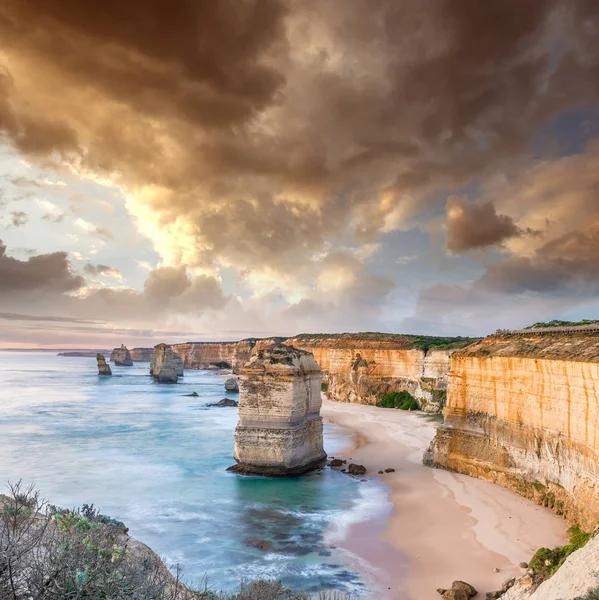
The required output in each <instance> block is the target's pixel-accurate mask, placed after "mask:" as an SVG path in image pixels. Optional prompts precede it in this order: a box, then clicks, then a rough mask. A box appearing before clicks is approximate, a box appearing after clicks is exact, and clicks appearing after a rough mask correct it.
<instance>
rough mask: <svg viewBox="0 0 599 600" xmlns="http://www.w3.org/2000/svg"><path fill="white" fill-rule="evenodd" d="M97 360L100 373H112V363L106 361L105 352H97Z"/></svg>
mask: <svg viewBox="0 0 599 600" xmlns="http://www.w3.org/2000/svg"><path fill="white" fill-rule="evenodd" d="M96 361H97V362H98V375H112V370H111V368H110V365H109V364H108V363H107V362H106V358H104V355H103V354H96Z"/></svg>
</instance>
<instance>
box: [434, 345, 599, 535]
mask: <svg viewBox="0 0 599 600" xmlns="http://www.w3.org/2000/svg"><path fill="white" fill-rule="evenodd" d="M568 348H569V349H570V353H568ZM597 350H599V337H592V336H591V337H588V336H587V337H584V339H579V338H577V337H571V336H567V335H565V336H558V337H554V338H553V339H552V338H551V337H550V336H540V335H536V336H535V335H534V334H531V335H528V336H516V337H514V336H509V335H507V336H492V337H490V338H487V339H485V340H483V341H482V342H479V343H477V344H474V345H472V346H470V347H468V348H466V349H465V350H462V351H459V352H455V353H454V354H453V355H452V357H451V370H450V377H449V393H448V404H447V408H446V409H445V424H444V425H443V426H442V427H440V428H439V429H438V430H437V434H436V437H435V439H434V441H433V443H432V444H431V447H430V448H429V450H428V451H427V453H426V455H425V463H426V464H429V465H431V466H436V467H441V468H445V469H449V470H453V471H458V472H461V473H466V474H468V475H472V476H474V477H479V478H481V479H487V480H489V481H492V482H494V483H498V484H500V485H503V486H505V487H507V488H510V489H512V490H514V491H516V492H518V493H520V494H521V495H523V496H526V497H528V498H531V499H533V500H535V501H537V502H538V503H540V504H543V505H545V506H548V507H550V508H552V509H554V510H555V511H556V512H557V513H558V514H563V515H564V516H565V517H567V518H568V520H570V521H571V522H572V523H576V524H579V525H580V526H581V528H582V529H586V530H587V531H590V530H593V529H594V527H595V525H596V524H597V522H598V520H599V352H597Z"/></svg>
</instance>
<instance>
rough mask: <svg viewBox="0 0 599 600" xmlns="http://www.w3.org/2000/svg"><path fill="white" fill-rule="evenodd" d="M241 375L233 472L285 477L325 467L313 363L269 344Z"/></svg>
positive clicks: (317, 373) (316, 371) (305, 355)
mask: <svg viewBox="0 0 599 600" xmlns="http://www.w3.org/2000/svg"><path fill="white" fill-rule="evenodd" d="M242 375H243V377H242V379H241V387H240V397H239V422H238V424H237V428H236V430H235V451H234V456H235V460H236V461H237V464H236V465H235V466H233V467H231V470H234V471H237V472H241V473H254V474H260V475H274V476H285V475H300V474H302V473H306V472H307V471H310V470H312V469H314V468H317V467H319V466H321V465H323V464H324V462H325V460H326V454H325V452H324V449H323V440H322V419H321V417H320V406H321V397H320V382H321V373H320V368H319V367H318V364H317V363H316V361H315V360H314V357H313V356H312V355H311V354H310V353H309V352H305V351H303V350H298V349H297V348H292V347H290V346H285V345H283V344H273V345H271V346H267V347H266V348H262V349H261V350H259V351H258V352H257V353H256V354H254V356H252V357H251V358H250V360H249V361H248V362H247V363H246V364H245V366H244V368H243V370H242Z"/></svg>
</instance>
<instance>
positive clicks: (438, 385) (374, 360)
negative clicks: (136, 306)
mask: <svg viewBox="0 0 599 600" xmlns="http://www.w3.org/2000/svg"><path fill="white" fill-rule="evenodd" d="M280 341H283V342H284V343H285V344H288V345H291V346H293V347H295V348H300V349H302V350H305V351H307V352H311V353H312V354H313V355H314V358H315V360H316V362H317V363H318V364H319V366H320V368H321V370H322V373H323V379H324V381H325V383H326V384H327V386H328V390H327V393H328V395H329V396H330V397H331V398H333V399H334V400H338V401H341V402H358V403H364V404H374V403H376V402H377V401H378V400H380V399H381V397H382V396H384V395H385V394H386V393H388V392H395V391H401V390H407V391H409V392H410V393H411V394H412V395H413V396H414V397H415V398H416V399H417V400H418V401H419V403H420V404H421V407H422V408H423V410H426V411H430V412H438V411H440V410H441V408H442V407H443V406H444V403H445V397H446V388H447V372H448V370H449V356H450V353H451V351H452V349H453V348H455V347H461V346H464V345H466V344H468V343H470V342H471V341H472V340H468V339H464V338H435V337H419V336H408V335H393V334H375V333H357V334H319V335H312V334H304V335H300V336H296V337H293V338H271V339H264V340H259V339H248V340H242V341H240V342H222V343H218V342H214V343H204V342H188V343H185V344H175V345H173V346H172V348H173V350H174V351H175V352H176V353H177V354H178V355H179V356H180V357H181V358H182V360H183V362H184V365H185V367H186V368H191V369H205V368H210V367H212V366H215V365H216V366H224V367H226V366H228V367H231V368H232V369H233V371H234V372H239V371H240V369H241V367H242V366H243V365H244V364H245V363H246V362H247V361H248V360H249V358H250V357H251V356H252V355H253V354H255V353H256V352H258V351H259V350H260V349H261V348H264V347H266V346H268V345H269V344H272V343H273V342H280Z"/></svg>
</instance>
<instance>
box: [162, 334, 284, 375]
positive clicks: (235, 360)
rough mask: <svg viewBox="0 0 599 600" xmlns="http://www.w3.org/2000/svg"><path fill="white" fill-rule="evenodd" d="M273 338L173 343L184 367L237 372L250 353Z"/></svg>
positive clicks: (262, 346)
mask: <svg viewBox="0 0 599 600" xmlns="http://www.w3.org/2000/svg"><path fill="white" fill-rule="evenodd" d="M275 341H277V340H275V339H263V340H256V339H248V340H241V341H239V342H186V343H183V344H173V345H172V346H171V348H172V349H173V351H174V352H175V353H177V354H178V355H179V356H180V358H181V360H182V361H183V365H184V367H185V368H186V369H210V368H215V367H218V368H225V369H233V371H234V372H236V373H239V372H240V370H241V368H242V367H243V365H245V363H246V362H247V361H248V360H249V359H250V357H251V356H252V354H254V353H255V352H257V351H258V350H259V349H260V348H264V347H265V346H268V345H270V344H273V343H274V342H275Z"/></svg>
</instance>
